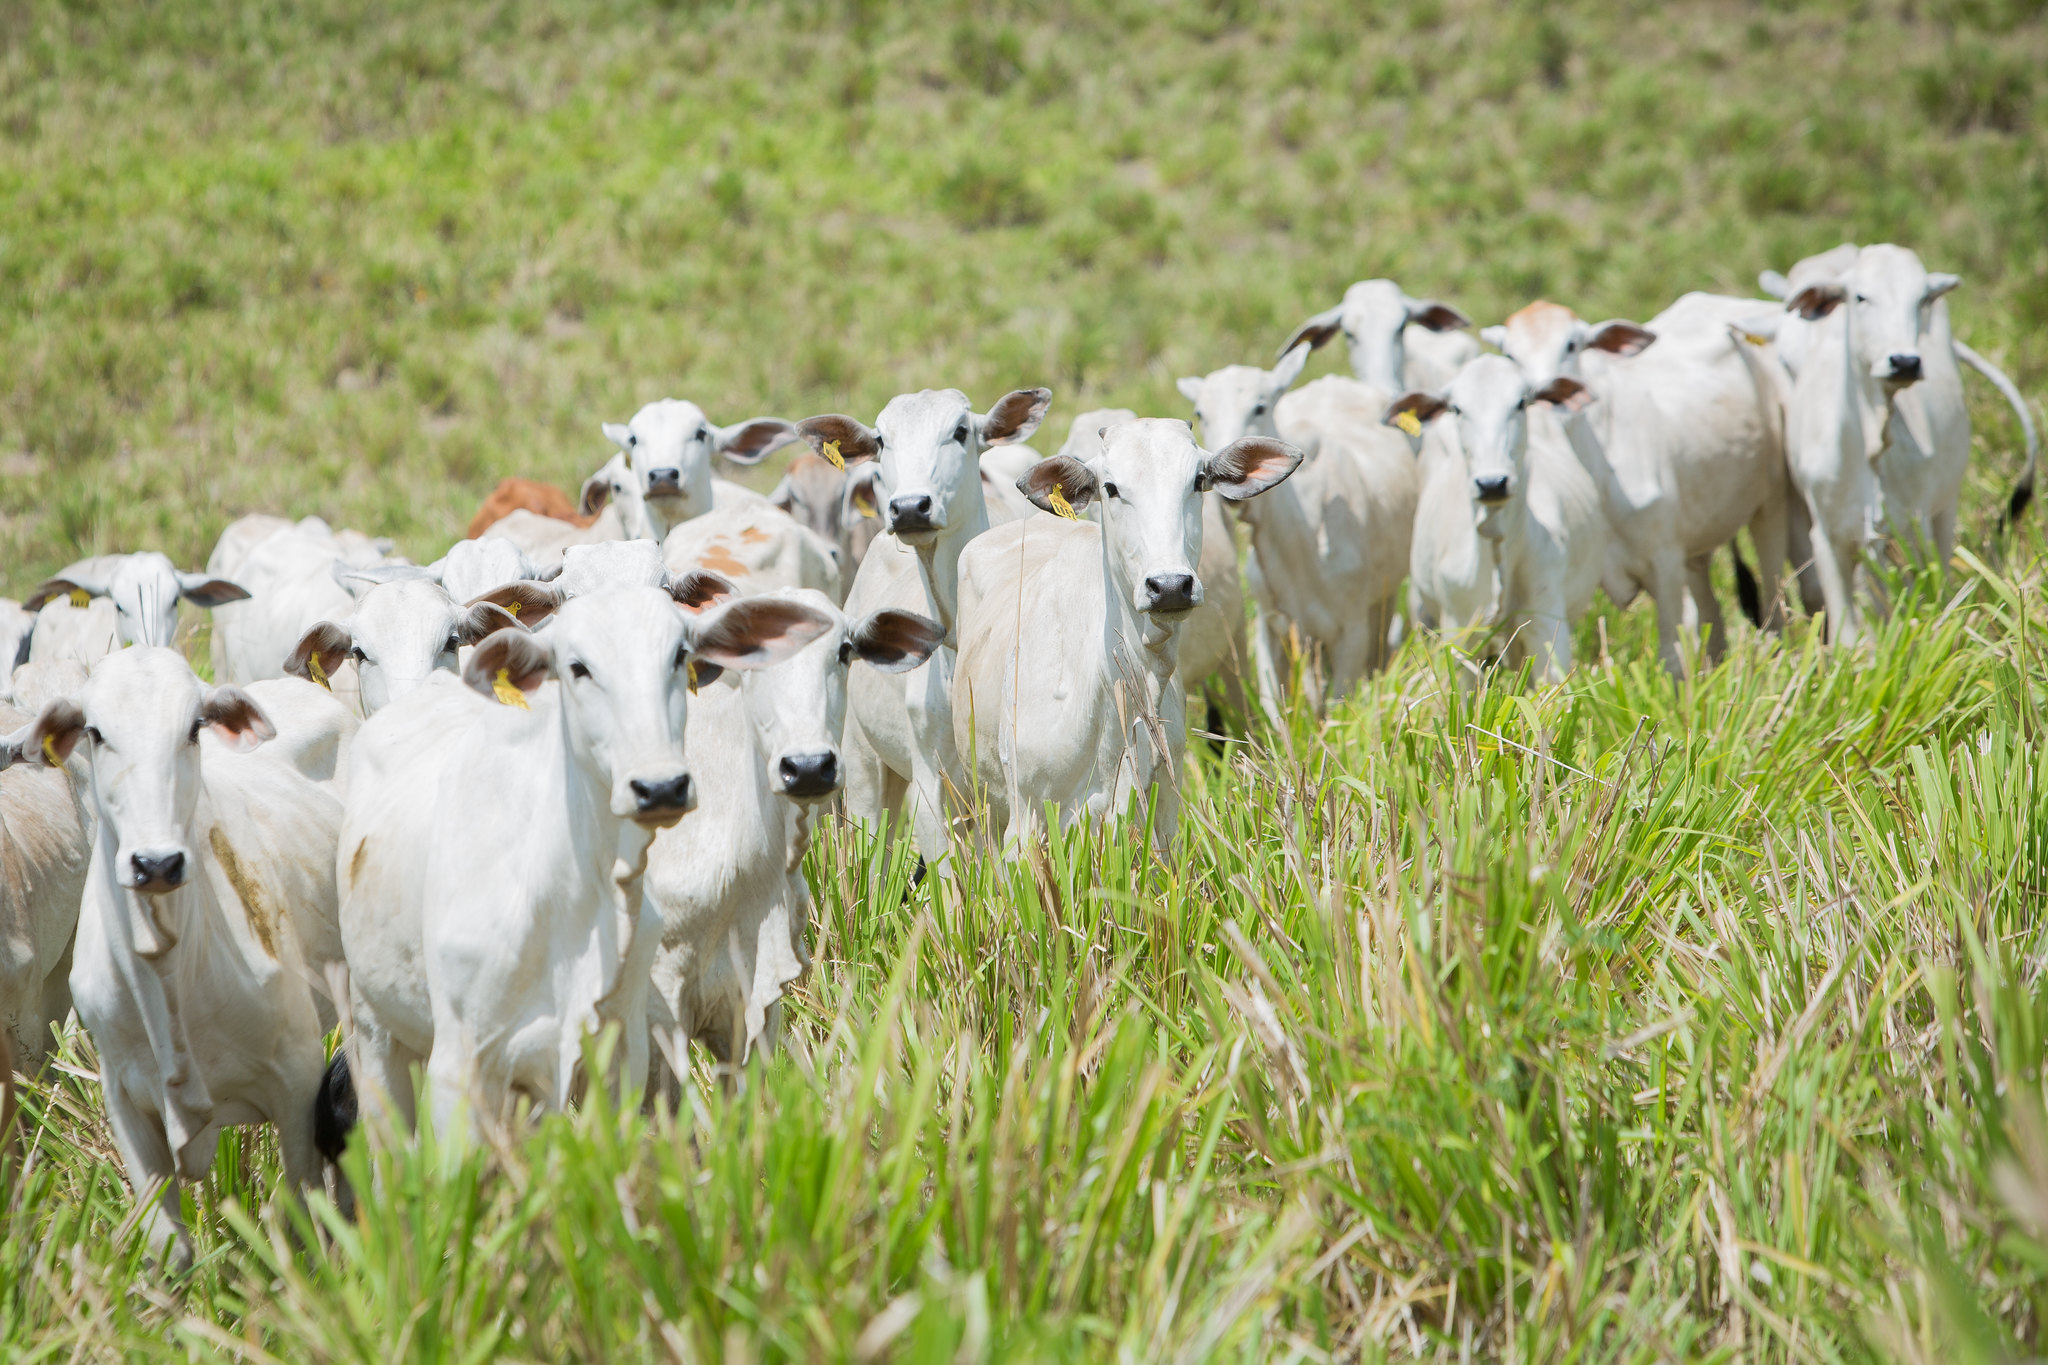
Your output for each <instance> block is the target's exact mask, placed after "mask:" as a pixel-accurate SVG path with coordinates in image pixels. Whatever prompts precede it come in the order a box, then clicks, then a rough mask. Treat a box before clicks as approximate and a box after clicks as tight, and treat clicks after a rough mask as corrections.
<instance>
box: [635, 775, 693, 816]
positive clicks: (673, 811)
mask: <svg viewBox="0 0 2048 1365" xmlns="http://www.w3.org/2000/svg"><path fill="white" fill-rule="evenodd" d="M626 788H627V790H629V791H631V792H632V793H633V812H632V818H633V819H634V820H635V821H637V822H639V823H640V824H643V825H658V826H666V825H672V824H674V823H675V822H676V821H678V820H680V819H682V818H683V817H684V816H685V815H688V814H689V813H690V812H691V811H693V810H695V809H696V808H697V784H696V783H695V782H693V781H691V780H690V775H689V774H688V773H686V772H678V773H670V774H667V775H664V776H659V777H636V778H633V779H631V780H630V781H628V782H627V783H626Z"/></svg>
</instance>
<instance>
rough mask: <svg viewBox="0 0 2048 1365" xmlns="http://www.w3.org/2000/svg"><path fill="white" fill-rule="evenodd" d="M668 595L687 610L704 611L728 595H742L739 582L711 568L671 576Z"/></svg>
mask: <svg viewBox="0 0 2048 1365" xmlns="http://www.w3.org/2000/svg"><path fill="white" fill-rule="evenodd" d="M668 595H669V596H670V597H673V598H675V599H676V605H677V606H679V607H681V608H683V609H684V610H685V611H693V612H695V611H703V610H704V609H705V608H706V607H709V606H711V605H712V604H713V603H717V602H723V601H724V600H725V599H726V598H728V597H738V596H739V595H740V587H739V584H737V583H735V582H733V581H732V580H731V579H730V578H727V577H726V576H725V575H724V574H722V573H713V572H712V571H711V570H709V569H691V570H689V571H688V572H686V573H683V574H680V575H678V576H677V577H675V578H671V579H670V580H669V582H668Z"/></svg>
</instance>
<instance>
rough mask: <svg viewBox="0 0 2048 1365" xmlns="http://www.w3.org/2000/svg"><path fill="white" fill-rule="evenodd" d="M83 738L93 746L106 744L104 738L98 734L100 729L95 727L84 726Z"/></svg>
mask: <svg viewBox="0 0 2048 1365" xmlns="http://www.w3.org/2000/svg"><path fill="white" fill-rule="evenodd" d="M85 737H86V738H87V739H89V740H91V741H92V742H93V743H95V744H105V743H106V742H107V740H106V736H104V735H102V734H101V733H100V728H99V726H97V725H88V726H86V727H85Z"/></svg>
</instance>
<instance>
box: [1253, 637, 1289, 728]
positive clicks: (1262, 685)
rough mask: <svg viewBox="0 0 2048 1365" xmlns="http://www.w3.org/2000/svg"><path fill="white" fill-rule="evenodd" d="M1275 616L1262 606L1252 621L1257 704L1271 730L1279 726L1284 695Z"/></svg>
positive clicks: (1280, 654)
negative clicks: (1257, 691)
mask: <svg viewBox="0 0 2048 1365" xmlns="http://www.w3.org/2000/svg"><path fill="white" fill-rule="evenodd" d="M1275 624H1276V623H1275V618H1274V617H1273V615H1272V613H1270V612H1268V611H1266V610H1265V609H1264V608H1261V609H1260V610H1259V614H1258V618H1257V619H1256V620H1254V621H1253V622H1252V668H1253V673H1254V677H1255V679H1256V681H1257V683H1258V688H1259V705H1260V707H1261V708H1262V709H1263V710H1264V711H1265V713H1266V723H1267V724H1269V725H1271V726H1272V727H1273V728H1274V729H1276V730H1277V729H1279V728H1280V726H1281V720H1280V702H1281V699H1282V698H1283V697H1284V696H1285V695H1286V693H1285V692H1283V691H1282V690H1281V685H1280V664H1279V660H1280V659H1281V657H1282V653H1281V648H1280V643H1279V640H1278V639H1277V638H1276V636H1275V630H1274V627H1275Z"/></svg>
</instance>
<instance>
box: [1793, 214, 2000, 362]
mask: <svg viewBox="0 0 2048 1365" xmlns="http://www.w3.org/2000/svg"><path fill="white" fill-rule="evenodd" d="M1840 250H1841V249H1840V248H1837V251H1840ZM1822 261H1826V262H1827V265H1826V266H1822V265H1820V264H1818V263H1819V262H1822ZM1961 283H1962V280H1961V279H1959V278H1958V277H1957V276H1954V275H1950V274H1946V273H1942V272H1933V273H1930V272H1929V271H1928V269H1927V267H1926V266H1924V265H1922V264H1921V263H1920V257H1919V256H1917V255H1916V254H1914V253H1913V252H1912V251H1909V250H1907V249H1906V248H1905V247H1902V246H1889V245H1886V246H1867V247H1864V248H1862V249H1861V250H1860V251H1857V252H1856V253H1855V255H1854V257H1853V259H1845V258H1844V257H1841V256H1837V255H1836V254H1835V253H1832V252H1831V253H1829V255H1828V257H1825V258H1815V260H1814V261H1808V262H1801V265H1800V267H1797V268H1795V269H1794V271H1793V280H1792V281H1791V282H1790V284H1789V285H1788V286H1787V287H1788V291H1789V292H1790V295H1791V296H1790V297H1789V298H1787V299H1786V300H1785V308H1786V311H1788V312H1795V313H1798V314H1799V315H1800V317H1802V318H1804V319H1806V320H1807V321H1809V322H1814V321H1818V320H1819V319H1821V318H1824V317H1827V316H1828V315H1829V314H1831V313H1833V312H1834V311H1835V310H1836V309H1838V308H1846V309H1847V314H1846V320H1847V327H1848V339H1849V347H1850V350H1851V352H1852V354H1851V357H1850V360H1851V363H1852V365H1853V366H1854V367H1855V368H1856V370H1857V372H1858V373H1860V374H1862V375H1864V376H1867V377H1868V378H1869V379H1870V380H1872V381H1874V382H1875V383H1878V384H1880V385H1883V386H1884V387H1885V388H1886V389H1889V390H1894V391H1896V390H1898V389H1902V388H1905V387H1906V386H1907V385H1909V384H1916V383H1918V382H1919V380H1920V376H1921V373H1922V364H1921V360H1920V333H1921V332H1922V330H1924V328H1925V327H1926V323H1927V310H1928V309H1929V308H1930V307H1931V306H1933V303H1934V301H1935V300H1936V299H1938V298H1940V297H1941V296H1942V295H1943V294H1946V293H1948V292H1949V291H1950V290H1951V289H1954V288H1955V287H1956V286H1957V285H1959V284H1961Z"/></svg>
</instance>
